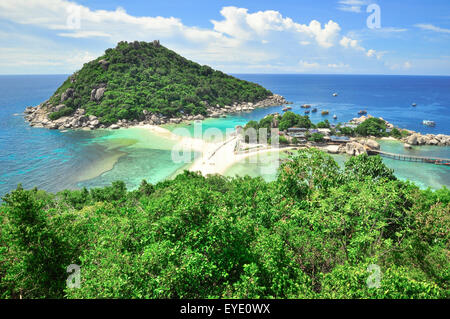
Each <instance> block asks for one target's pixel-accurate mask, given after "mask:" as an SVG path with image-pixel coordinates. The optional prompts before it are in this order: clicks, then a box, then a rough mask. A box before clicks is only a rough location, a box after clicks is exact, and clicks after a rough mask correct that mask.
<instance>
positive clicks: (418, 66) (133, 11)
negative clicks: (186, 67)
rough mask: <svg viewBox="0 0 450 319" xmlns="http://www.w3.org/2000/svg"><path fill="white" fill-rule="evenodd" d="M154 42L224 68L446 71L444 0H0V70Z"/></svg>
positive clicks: (42, 67)
mask: <svg viewBox="0 0 450 319" xmlns="http://www.w3.org/2000/svg"><path fill="white" fill-rule="evenodd" d="M155 39H158V40H160V41H161V44H162V45H164V46H166V47H167V48H169V49H171V50H174V51H176V52H177V53H179V54H181V55H183V56H185V57H186V58H189V59H191V60H193V61H195V62H198V63H200V64H207V65H210V66H212V67H213V68H215V69H219V70H221V71H224V72H227V73H307V74H402V75H447V76H448V75H450V41H449V40H450V1H448V0H433V1H424V0H408V1H404V0H313V1H311V0H309V1H306V0H278V1H268V0H247V1H237V0H236V1H231V0H230V1H229V0H191V1H186V0H184V1H179V0H169V1H160V0H158V1H156V0H146V1H135V0H127V1H118V0H108V1H107V0H89V1H87V0H76V1H67V0H1V1H0V74H70V73H73V72H75V71H76V70H79V69H80V68H81V67H82V66H83V64H84V63H86V62H89V61H90V60H93V59H95V58H96V57H98V56H101V55H102V54H103V53H104V51H105V50H106V49H108V48H113V47H115V45H116V44H117V42H119V41H135V40H138V41H153V40H155Z"/></svg>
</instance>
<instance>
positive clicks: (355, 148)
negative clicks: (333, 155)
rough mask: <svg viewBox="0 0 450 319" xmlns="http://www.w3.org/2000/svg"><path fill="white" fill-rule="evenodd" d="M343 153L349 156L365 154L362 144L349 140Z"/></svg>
mask: <svg viewBox="0 0 450 319" xmlns="http://www.w3.org/2000/svg"><path fill="white" fill-rule="evenodd" d="M345 153H347V154H348V155H351V156H358V155H361V154H367V152H366V148H365V147H364V145H362V144H360V143H358V142H349V143H347V144H346V145H345Z"/></svg>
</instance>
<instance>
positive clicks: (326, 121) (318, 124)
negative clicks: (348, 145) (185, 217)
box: [316, 120, 330, 128]
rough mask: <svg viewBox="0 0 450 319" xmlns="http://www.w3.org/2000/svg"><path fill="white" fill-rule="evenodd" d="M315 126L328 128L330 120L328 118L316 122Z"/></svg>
mask: <svg viewBox="0 0 450 319" xmlns="http://www.w3.org/2000/svg"><path fill="white" fill-rule="evenodd" d="M316 126H317V128H330V122H329V121H328V120H325V121H323V122H319V123H317V125H316Z"/></svg>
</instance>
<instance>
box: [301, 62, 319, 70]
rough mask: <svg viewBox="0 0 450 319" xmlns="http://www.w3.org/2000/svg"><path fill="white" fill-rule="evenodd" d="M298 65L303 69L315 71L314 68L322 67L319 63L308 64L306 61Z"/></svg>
mask: <svg viewBox="0 0 450 319" xmlns="http://www.w3.org/2000/svg"><path fill="white" fill-rule="evenodd" d="M298 64H299V65H300V67H301V68H306V69H314V68H318V67H319V66H320V65H319V63H317V62H306V61H302V60H300V61H299V62H298Z"/></svg>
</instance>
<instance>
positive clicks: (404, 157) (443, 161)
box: [367, 150, 450, 166]
mask: <svg viewBox="0 0 450 319" xmlns="http://www.w3.org/2000/svg"><path fill="white" fill-rule="evenodd" d="M367 153H368V154H369V155H381V156H384V157H387V158H392V159H395V160H399V161H408V162H420V163H429V164H436V165H447V166H450V159H448V158H440V157H424V156H413V155H406V154H395V153H389V152H383V151H378V150H368V151H367Z"/></svg>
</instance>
